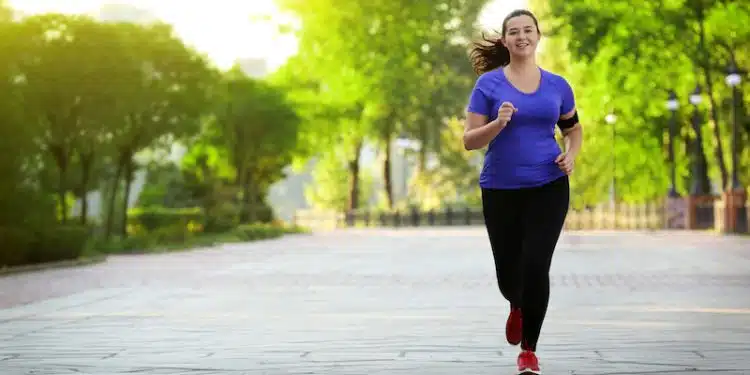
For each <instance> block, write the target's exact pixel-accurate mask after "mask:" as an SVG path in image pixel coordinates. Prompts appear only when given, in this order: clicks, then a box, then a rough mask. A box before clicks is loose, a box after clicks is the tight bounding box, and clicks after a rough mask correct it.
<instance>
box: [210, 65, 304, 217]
mask: <svg viewBox="0 0 750 375" xmlns="http://www.w3.org/2000/svg"><path fill="white" fill-rule="evenodd" d="M221 87H222V91H221V93H222V94H221V95H220V97H219V102H218V104H217V111H216V125H217V126H218V132H217V134H218V135H219V138H218V140H220V141H221V146H223V147H225V148H226V150H227V151H228V154H229V155H230V156H229V157H230V160H231V164H232V165H233V166H234V168H235V184H236V185H237V186H239V187H240V188H241V191H242V206H243V209H242V211H241V212H242V217H241V218H240V219H241V221H243V222H248V221H250V222H252V221H255V220H257V219H258V217H257V213H256V212H255V210H256V208H257V207H258V206H265V205H266V204H265V197H266V194H267V192H268V189H269V188H270V186H271V184H273V183H274V182H276V181H278V180H279V179H281V178H283V177H284V175H283V173H282V170H283V168H284V167H285V166H287V165H288V164H290V163H291V160H292V156H293V155H294V152H295V149H296V143H297V131H298V126H299V119H298V116H297V114H296V112H295V111H294V109H293V108H292V107H291V105H290V103H289V102H288V100H287V98H286V94H285V93H284V92H283V91H281V90H279V89H278V88H276V87H274V86H271V85H269V84H268V83H266V82H263V81H258V80H254V79H251V78H249V77H247V76H246V75H245V74H244V73H242V71H241V70H239V68H235V69H233V70H232V71H230V72H229V73H227V75H226V77H225V79H224V81H223V83H222V86H221Z"/></svg>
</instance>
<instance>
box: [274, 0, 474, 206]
mask: <svg viewBox="0 0 750 375" xmlns="http://www.w3.org/2000/svg"><path fill="white" fill-rule="evenodd" d="M281 3H282V5H283V6H284V7H285V8H286V9H289V10H291V11H293V12H294V13H296V14H297V15H298V16H299V17H300V18H301V20H302V25H303V29H302V32H301V33H300V55H299V59H298V60H296V61H295V63H296V65H297V66H299V65H302V64H303V66H304V72H305V73H304V76H306V77H311V79H310V81H312V82H313V85H315V84H316V83H321V85H320V86H323V87H322V88H321V89H320V91H322V92H326V91H328V92H330V93H332V95H334V96H337V97H338V98H339V99H341V100H330V101H329V103H330V102H334V103H336V104H338V105H341V107H340V108H342V110H341V111H333V113H335V114H336V115H337V117H335V118H336V119H337V120H334V121H332V122H333V123H334V124H336V125H334V126H333V127H325V129H328V130H330V131H331V132H333V133H334V134H337V135H338V134H341V133H342V132H346V133H347V138H348V139H350V141H349V142H346V141H344V140H340V139H339V138H337V137H333V139H336V140H337V141H338V142H340V144H341V145H342V147H346V148H348V149H349V150H350V152H348V153H346V155H348V156H342V157H345V158H346V159H347V164H348V165H349V166H350V169H349V173H350V179H351V181H352V182H351V184H350V187H351V190H352V192H351V194H350V201H352V202H357V199H356V198H355V197H356V196H357V194H356V187H357V186H358V184H357V182H356V181H358V179H359V176H358V171H359V168H358V167H357V166H356V165H357V164H358V160H359V152H360V151H361V147H360V145H361V144H362V143H363V142H366V141H368V140H369V141H374V142H376V144H378V145H379V146H380V148H381V150H382V152H381V154H382V157H383V168H382V171H383V174H384V175H383V180H384V189H385V192H386V196H387V199H388V203H389V205H392V204H393V194H392V183H391V154H392V150H391V145H392V141H393V136H394V135H395V134H399V133H403V132H407V133H409V134H412V135H414V136H416V137H417V138H419V139H420V140H422V142H423V143H424V144H426V145H427V149H425V150H424V153H423V157H422V158H421V163H420V164H424V160H425V155H426V154H427V153H428V152H429V151H430V150H431V149H433V148H437V147H438V145H439V142H435V141H434V140H435V139H436V138H437V137H436V134H438V129H439V128H440V127H441V126H442V125H443V124H444V122H445V118H446V116H449V115H451V114H455V113H456V112H460V110H461V109H462V106H463V105H464V104H465V100H464V99H465V98H463V97H461V98H457V97H456V96H455V93H456V92H457V90H459V91H461V92H464V91H466V90H467V89H468V87H470V85H471V82H472V78H473V77H472V76H471V75H470V74H467V73H468V72H469V71H468V69H467V67H468V64H467V63H466V60H465V51H464V48H463V46H462V44H461V43H462V37H463V39H466V37H467V36H468V35H470V33H471V31H472V30H473V26H474V25H473V23H474V20H475V19H476V16H477V14H478V12H479V10H480V9H481V7H482V6H483V5H484V3H485V1H458V0H456V1H448V2H443V3H440V4H433V3H425V2H413V1H412V2H410V1H397V2H392V1H376V2H360V1H357V2H349V3H335V2H332V1H330V0H315V1H299V0H284V1H282V2H281ZM298 69H299V68H298ZM329 90H330V91H329ZM328 113H330V112H328ZM352 122H354V124H356V126H354V127H352V126H351V124H352ZM343 124H347V126H348V127H347V128H344V129H341V125H343ZM325 137H329V138H330V135H328V134H326V135H325ZM342 141H343V142H342ZM350 206H351V207H354V205H353V204H351V205H350Z"/></svg>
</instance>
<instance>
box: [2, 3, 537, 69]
mask: <svg viewBox="0 0 750 375" xmlns="http://www.w3.org/2000/svg"><path fill="white" fill-rule="evenodd" d="M9 3H10V5H11V6H12V7H13V8H15V9H18V10H21V11H23V12H24V13H44V12H61V13H92V14H96V13H98V11H99V9H100V8H101V7H102V6H103V5H107V4H120V5H131V6H134V7H137V8H139V9H141V10H144V11H147V12H149V13H151V14H153V16H155V17H157V18H159V19H161V20H163V21H165V22H168V23H170V24H172V25H173V26H174V27H175V30H176V32H177V33H178V34H179V35H180V36H181V37H182V38H183V40H185V42H186V43H188V44H190V45H192V46H194V47H195V48H196V49H198V50H199V51H201V52H203V53H206V54H207V55H208V56H209V57H210V58H211V59H212V60H213V61H214V62H215V63H216V64H217V65H218V66H219V67H221V68H228V67H230V66H231V65H232V64H233V63H234V62H235V61H236V60H237V59H244V58H255V59H265V60H266V61H267V63H268V66H269V68H270V69H275V68H276V67H278V66H280V65H282V64H283V63H284V61H286V59H287V58H288V57H289V56H291V55H293V54H294V53H295V51H296V49H297V44H296V41H295V39H294V37H291V36H282V35H279V33H278V32H277V30H276V27H275V26H274V25H271V24H268V23H264V22H259V21H253V20H252V19H251V17H252V16H263V15H269V16H271V18H272V19H274V20H287V19H288V18H286V17H284V15H283V14H282V13H281V12H280V11H279V10H278V7H276V5H275V3H274V0H211V1H198V0H193V1H187V0H119V1H118V0H10V1H9ZM525 3H526V1H525V0H492V1H491V3H490V4H489V5H488V6H487V9H485V12H484V13H483V14H482V17H481V19H480V23H481V24H482V25H483V26H485V27H487V28H495V29H499V27H500V22H502V19H503V17H504V16H505V14H507V13H508V12H509V11H511V10H513V9H515V8H522V7H524V6H525Z"/></svg>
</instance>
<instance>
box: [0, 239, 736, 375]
mask: <svg viewBox="0 0 750 375" xmlns="http://www.w3.org/2000/svg"><path fill="white" fill-rule="evenodd" d="M552 274H553V275H552V283H553V290H552V293H553V296H552V301H551V309H550V311H549V314H548V320H547V322H546V323H545V326H544V329H543V333H542V334H543V338H542V342H541V343H540V345H539V356H540V360H541V361H542V365H543V366H544V369H545V370H546V372H545V373H546V374H554V375H563V374H566V375H585V374H591V375H594V374H596V375H614V374H661V375H668V374H671V375H675V374H682V373H690V374H709V373H721V374H731V375H740V374H750V345H748V340H749V339H750V239H748V238H744V239H742V238H736V237H718V236H713V235H705V234H703V235H702V234H684V233H669V234H665V233H661V234H648V233H640V234H637V233H630V234H621V233H620V234H618V233H571V234H567V235H566V236H565V237H564V238H563V239H562V242H561V244H560V246H559V247H558V252H557V256H556V258H555V261H554V265H553V271H552ZM0 293H2V294H0V304H1V305H0V373H1V374H3V375H15V374H60V375H64V374H91V375H106V374H125V373H127V374H201V375H205V374H230V375H231V374H272V375H277V374H278V375H282V374H284V375H285V374H326V375H327V374H384V375H386V374H387V375H391V374H394V375H395V374H409V375H419V374H424V375H439V374H472V375H484V374H487V375H490V374H492V375H495V374H498V375H509V374H511V373H513V369H514V366H513V365H514V362H515V356H516V353H517V349H516V348H514V347H510V346H508V345H507V344H506V343H505V342H504V337H503V327H504V319H505V314H506V311H507V306H506V304H505V303H504V301H503V300H502V299H501V297H500V295H499V293H498V292H497V290H496V287H495V281H494V278H493V268H492V262H491V255H490V253H489V248H488V245H487V241H486V238H485V234H484V232H483V230H482V229H481V228H453V229H433V230H425V229H403V230H362V231H361V230H351V231H340V232H333V233H327V234H318V235H314V236H291V237H286V238H283V239H280V240H273V241H265V242H258V243H253V244H236V245H228V246H224V247H223V248H216V249H206V250H200V251H194V252H188V253H173V254H162V255H147V256H123V257H114V258H112V259H110V260H109V261H108V262H106V263H104V264H99V265H93V266H89V267H83V268H76V269H64V270H52V271H46V272H38V273H32V274H21V275H13V276H8V277H2V278H0Z"/></svg>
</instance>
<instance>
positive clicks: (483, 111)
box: [467, 79, 492, 117]
mask: <svg viewBox="0 0 750 375" xmlns="http://www.w3.org/2000/svg"><path fill="white" fill-rule="evenodd" d="M483 82H484V81H483V80H482V79H479V80H477V83H476V84H475V85H474V89H473V90H472V91H471V95H470V96H469V106H468V108H467V110H468V111H469V112H472V113H477V114H480V115H485V116H487V117H489V116H490V113H491V112H492V103H491V101H490V97H489V95H488V94H487V92H486V90H487V89H486V88H485V87H483V86H484V85H483V84H482V83H483Z"/></svg>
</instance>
